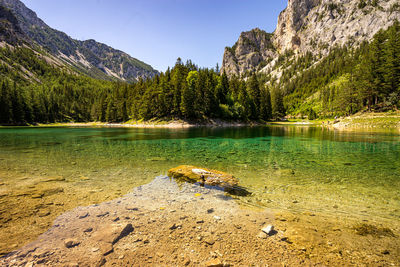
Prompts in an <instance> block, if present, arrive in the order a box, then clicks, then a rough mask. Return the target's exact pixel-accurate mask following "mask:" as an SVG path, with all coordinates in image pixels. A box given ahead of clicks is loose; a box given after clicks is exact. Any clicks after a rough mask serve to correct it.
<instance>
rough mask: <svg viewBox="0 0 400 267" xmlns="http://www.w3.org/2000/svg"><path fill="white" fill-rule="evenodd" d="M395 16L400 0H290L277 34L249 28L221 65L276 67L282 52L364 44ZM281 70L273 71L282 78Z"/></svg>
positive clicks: (241, 69)
mask: <svg viewBox="0 0 400 267" xmlns="http://www.w3.org/2000/svg"><path fill="white" fill-rule="evenodd" d="M395 20H400V4H399V2H398V0H289V1H288V6H287V8H286V9H285V10H283V11H282V12H281V13H280V15H279V17H278V24H277V26H276V30H275V31H274V32H273V33H272V34H269V33H266V32H265V31H262V30H260V29H254V30H251V31H248V32H243V33H242V34H241V35H240V37H239V39H238V41H237V42H236V43H235V45H234V46H233V47H226V48H225V52H224V57H223V64H222V67H221V71H225V72H226V73H227V74H228V75H243V74H246V73H248V72H252V71H261V72H264V73H270V72H273V71H274V66H275V65H276V63H277V62H278V58H279V57H280V56H283V55H285V54H290V53H293V55H295V56H301V55H306V54H307V53H311V54H312V55H313V56H317V55H322V56H326V55H328V53H329V51H330V50H331V49H332V48H333V47H335V46H342V45H344V44H351V45H353V46H359V45H360V44H361V43H362V42H363V41H365V40H371V39H372V37H373V36H374V35H375V34H376V33H377V32H378V31H379V30H380V29H386V28H388V27H389V26H391V25H392V24H393V22H394V21H395ZM280 73H281V71H275V73H273V74H274V75H276V76H277V77H278V78H279V76H280Z"/></svg>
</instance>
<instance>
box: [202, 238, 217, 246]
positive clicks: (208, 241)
mask: <svg viewBox="0 0 400 267" xmlns="http://www.w3.org/2000/svg"><path fill="white" fill-rule="evenodd" d="M204 243H206V244H208V245H211V246H212V245H214V243H215V241H214V239H211V238H207V239H205V240H204Z"/></svg>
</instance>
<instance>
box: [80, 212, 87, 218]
mask: <svg viewBox="0 0 400 267" xmlns="http://www.w3.org/2000/svg"><path fill="white" fill-rule="evenodd" d="M88 216H89V213H88V212H82V213H81V214H79V215H78V218H79V219H84V218H86V217H88Z"/></svg>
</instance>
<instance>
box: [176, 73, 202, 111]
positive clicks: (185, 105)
mask: <svg viewBox="0 0 400 267" xmlns="http://www.w3.org/2000/svg"><path fill="white" fill-rule="evenodd" d="M198 79H199V73H198V72H197V71H190V72H189V74H188V76H187V78H186V82H187V85H186V86H184V88H183V90H182V102H181V105H180V106H181V112H182V115H183V116H184V117H185V118H193V117H194V114H195V112H194V108H193V104H194V101H195V95H196V84H197V81H198ZM198 101H200V99H198Z"/></svg>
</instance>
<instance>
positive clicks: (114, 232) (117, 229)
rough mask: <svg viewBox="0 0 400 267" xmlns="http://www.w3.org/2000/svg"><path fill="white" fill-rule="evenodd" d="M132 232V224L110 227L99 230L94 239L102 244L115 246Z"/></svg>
mask: <svg viewBox="0 0 400 267" xmlns="http://www.w3.org/2000/svg"><path fill="white" fill-rule="evenodd" d="M132 231H133V226H132V224H130V223H128V224H126V225H109V226H107V227H105V228H103V229H99V230H98V231H97V232H96V233H95V235H94V237H93V238H94V239H95V240H97V241H99V242H101V243H108V244H112V245H113V244H115V243H117V242H118V241H119V240H120V239H121V238H123V237H125V236H127V235H129V234H130V233H131V232H132Z"/></svg>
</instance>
